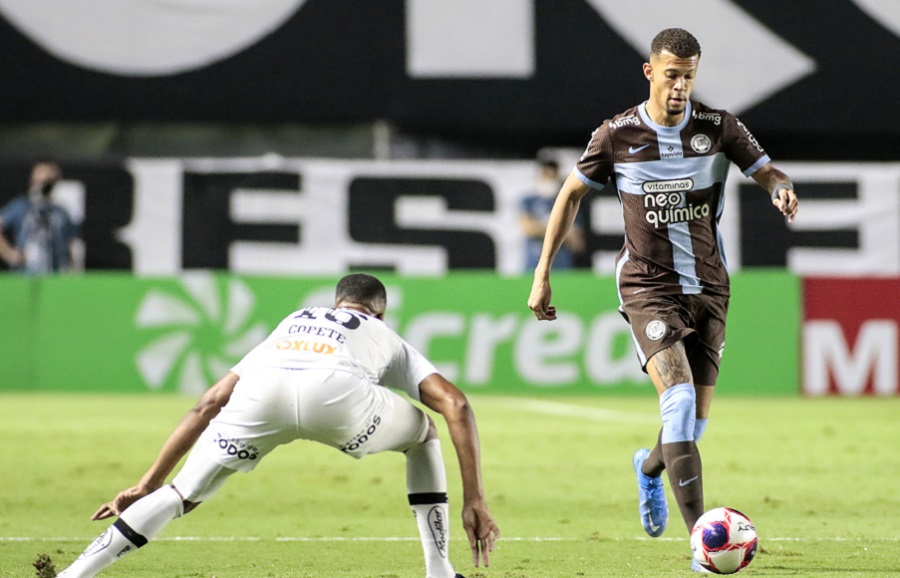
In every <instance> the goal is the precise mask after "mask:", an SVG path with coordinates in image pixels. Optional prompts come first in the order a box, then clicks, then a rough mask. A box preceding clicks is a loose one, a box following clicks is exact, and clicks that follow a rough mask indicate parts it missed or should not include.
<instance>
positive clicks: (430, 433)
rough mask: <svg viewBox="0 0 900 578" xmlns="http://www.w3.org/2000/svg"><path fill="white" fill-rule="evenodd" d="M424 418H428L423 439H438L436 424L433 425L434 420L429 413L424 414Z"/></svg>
mask: <svg viewBox="0 0 900 578" xmlns="http://www.w3.org/2000/svg"><path fill="white" fill-rule="evenodd" d="M425 419H427V420H428V429H427V430H426V432H425V439H424V440H423V441H426V442H427V441H428V440H434V439H438V431H437V426H436V425H434V420H433V419H431V416H430V415H426V416H425Z"/></svg>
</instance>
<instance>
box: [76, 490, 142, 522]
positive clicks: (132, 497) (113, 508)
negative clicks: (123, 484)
mask: <svg viewBox="0 0 900 578" xmlns="http://www.w3.org/2000/svg"><path fill="white" fill-rule="evenodd" d="M151 492H153V488H150V487H147V486H144V485H140V484H139V485H137V486H132V487H130V488H128V489H125V490H122V491H121V492H119V494H118V495H117V496H116V497H115V499H113V500H112V501H111V502H106V503H105V504H103V505H102V506H100V508H99V509H98V510H97V511H96V512H94V515H93V516H91V520H94V521H97V520H105V519H106V518H112V517H113V516H118V515H120V514H121V513H122V511H123V510H125V508H127V507H128V506H130V505H131V504H133V503H135V502H136V501H138V500H140V499H141V498H143V497H144V496H146V495H147V494H149V493H151Z"/></svg>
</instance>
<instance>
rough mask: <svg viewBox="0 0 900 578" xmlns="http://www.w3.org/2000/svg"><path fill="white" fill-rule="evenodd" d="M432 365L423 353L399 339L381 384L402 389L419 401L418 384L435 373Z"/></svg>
mask: <svg viewBox="0 0 900 578" xmlns="http://www.w3.org/2000/svg"><path fill="white" fill-rule="evenodd" d="M437 372H438V371H437V369H436V368H435V367H434V365H433V364H432V363H431V362H430V361H428V360H427V359H426V358H425V356H424V355H422V354H421V353H419V352H418V351H416V349H415V348H414V347H413V346H412V345H410V344H409V343H407V342H406V341H403V340H401V345H400V348H399V350H398V351H397V354H396V355H394V359H393V360H392V361H391V364H390V365H389V366H388V368H387V371H385V373H384V375H383V376H382V378H381V385H384V386H386V387H392V388H394V389H399V390H402V391H404V392H405V393H406V394H407V395H409V397H411V398H413V399H414V400H416V401H419V384H420V383H422V381H423V380H424V379H425V378H426V377H428V376H429V375H431V374H432V373H437Z"/></svg>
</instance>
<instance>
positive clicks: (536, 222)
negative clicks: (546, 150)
mask: <svg viewBox="0 0 900 578" xmlns="http://www.w3.org/2000/svg"><path fill="white" fill-rule="evenodd" d="M560 186H562V179H561V178H560V175H559V163H557V162H556V161H555V160H543V161H541V165H540V169H539V171H538V174H537V179H536V181H535V184H534V188H532V189H531V190H529V191H527V192H526V193H525V196H524V197H523V198H522V202H521V205H520V211H519V226H520V228H521V229H522V233H524V235H525V271H526V272H532V271H534V268H535V267H537V264H538V261H539V260H540V258H541V249H542V248H543V245H544V232H545V231H546V230H547V222H548V221H549V220H550V211H551V209H553V202H554V201H555V200H556V194H557V192H559V188H560ZM582 223H583V219H581V217H580V215H576V217H575V222H574V223H573V224H572V227H571V228H570V229H569V233H568V234H567V235H566V238H565V240H564V241H563V244H562V246H561V247H560V248H559V253H557V255H556V259H554V260H553V268H554V269H556V270H562V269H571V268H573V267H574V266H575V258H576V256H577V255H578V254H580V253H582V252H583V251H584V246H585V241H584V226H583V224H582Z"/></svg>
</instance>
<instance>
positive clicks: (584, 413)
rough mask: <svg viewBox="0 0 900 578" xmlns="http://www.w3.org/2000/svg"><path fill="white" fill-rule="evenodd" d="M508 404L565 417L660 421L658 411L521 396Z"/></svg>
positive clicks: (507, 403)
mask: <svg viewBox="0 0 900 578" xmlns="http://www.w3.org/2000/svg"><path fill="white" fill-rule="evenodd" d="M506 405H508V406H515V407H517V408H519V409H524V410H527V411H533V412H535V413H544V414H548V415H560V416H564V417H583V418H587V419H592V420H595V421H631V422H641V423H648V422H657V421H659V414H658V413H636V412H627V411H617V410H612V409H603V408H599V407H581V406H577V405H571V404H568V403H561V402H558V401H544V400H536V399H521V398H519V399H510V400H508V402H506Z"/></svg>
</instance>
